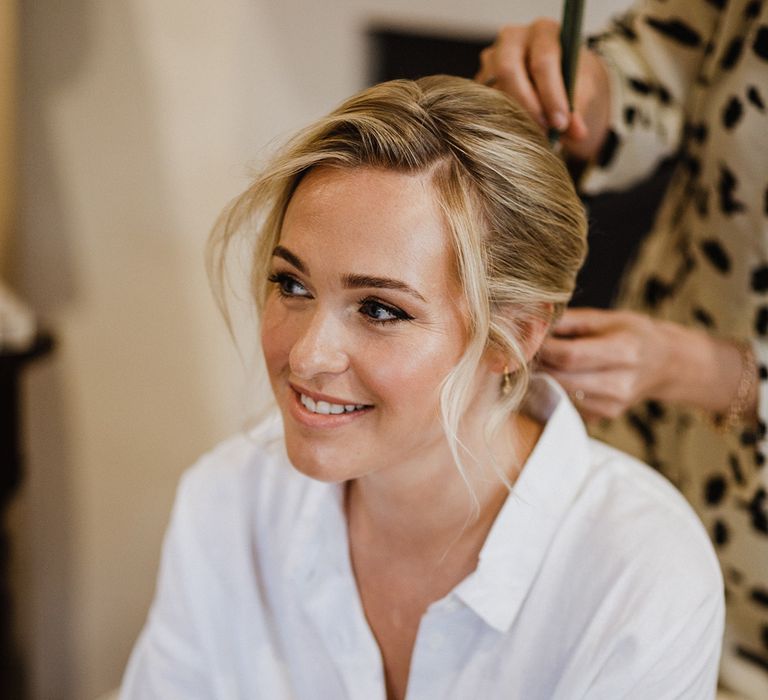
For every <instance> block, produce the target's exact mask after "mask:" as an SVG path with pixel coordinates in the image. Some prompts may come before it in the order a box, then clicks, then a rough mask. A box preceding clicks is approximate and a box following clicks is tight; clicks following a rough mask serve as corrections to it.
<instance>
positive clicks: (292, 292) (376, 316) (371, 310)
mask: <svg viewBox="0 0 768 700" xmlns="http://www.w3.org/2000/svg"><path fill="white" fill-rule="evenodd" d="M267 279H268V280H269V281H270V282H271V283H272V284H274V285H275V287H276V288H277V292H278V294H279V295H280V296H281V297H283V298H284V299H312V298H313V297H312V294H311V293H310V292H309V290H308V289H307V288H306V287H305V286H304V284H303V283H302V282H301V281H300V280H299V279H298V278H296V277H295V276H294V275H292V274H289V273H287V272H273V273H272V274H270V275H269V277H268V278H267ZM358 311H359V312H360V314H361V315H362V316H363V317H364V318H365V320H366V321H367V322H369V323H373V324H376V325H382V326H383V325H386V324H389V323H397V322H398V321H412V320H413V318H414V317H413V316H411V315H410V314H409V313H408V312H407V311H404V310H403V309H401V308H400V307H398V306H395V305H394V304H389V303H387V302H384V301H381V300H380V299H376V298H375V297H364V298H363V299H360V301H359V302H358Z"/></svg>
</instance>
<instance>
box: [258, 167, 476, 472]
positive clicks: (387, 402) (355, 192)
mask: <svg viewBox="0 0 768 700" xmlns="http://www.w3.org/2000/svg"><path fill="white" fill-rule="evenodd" d="M270 284H271V289H270V291H269V294H268V297H267V301H266V305H265V309H264V314H263V322H262V335H261V341H262V347H263V349H264V355H265V358H266V363H267V369H268V372H269V377H270V381H271V383H272V388H273V390H274V393H275V397H276V399H277V402H278V405H279V406H280V409H281V411H282V414H283V418H284V423H285V441H286V446H287V450H288V455H289V457H290V459H291V462H292V463H293V464H294V465H295V466H296V468H298V469H299V470H301V471H302V472H304V473H306V474H307V475H309V476H311V477H314V478H317V479H321V480H326V481H343V480H347V479H352V478H358V477H361V476H364V475H367V474H371V473H374V472H378V471H380V470H382V469H389V468H394V469H396V468H407V467H406V465H407V464H408V465H411V464H416V465H423V466H427V465H428V464H429V463H430V462H432V463H435V462H436V461H437V460H442V461H443V462H444V461H445V460H446V459H448V460H450V455H449V453H448V451H447V443H446V439H445V436H444V434H443V431H442V428H441V425H440V421H439V408H438V401H439V388H440V383H441V381H442V380H443V378H444V377H445V376H446V375H447V374H448V372H449V371H450V370H451V368H452V367H453V366H454V365H455V364H456V363H457V361H458V360H459V358H460V356H461V354H462V351H463V349H464V347H465V345H466V339H465V332H464V323H463V322H462V316H461V310H460V309H461V302H460V299H461V293H460V289H459V286H458V282H457V279H456V275H455V272H454V264H453V253H452V249H451V245H450V242H449V236H448V232H447V229H446V226H445V223H444V221H443V218H442V215H441V212H440V210H439V207H438V205H437V203H436V200H435V196H434V193H433V190H432V185H431V184H430V182H429V180H428V178H427V177H426V176H424V175H407V174H402V173H397V172H392V171H386V170H379V169H371V168H358V169H348V170H342V169H335V168H329V167H325V168H319V169H317V170H314V171H311V172H310V173H309V174H308V175H307V176H306V177H305V178H304V179H303V180H302V182H301V184H300V185H299V187H298V188H297V190H296V192H295V194H294V196H293V198H292V199H291V202H290V205H289V206H288V210H287V212H286V215H285V221H284V224H283V228H282V231H281V236H280V242H279V245H278V246H277V247H276V249H275V251H274V255H273V258H272V266H271V274H270Z"/></svg>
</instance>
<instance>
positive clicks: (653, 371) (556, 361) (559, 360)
mask: <svg viewBox="0 0 768 700" xmlns="http://www.w3.org/2000/svg"><path fill="white" fill-rule="evenodd" d="M670 325H671V324H666V323H665V322H660V321H655V320H653V319H651V318H649V317H647V316H644V315H642V314H638V313H634V312H631V311H602V310H599V309H569V310H568V311H566V312H565V314H564V315H563V317H562V318H561V319H560V321H558V323H557V324H555V327H554V329H553V335H552V337H550V338H548V339H547V340H546V341H545V343H544V345H543V347H542V350H541V352H540V359H541V362H542V369H544V370H545V371H547V372H548V373H549V374H551V375H552V376H553V377H554V378H555V379H556V380H557V381H558V382H560V384H562V386H563V387H564V388H565V390H566V391H567V392H568V393H569V395H570V396H571V397H572V398H573V400H574V403H575V404H576V407H577V408H578V409H579V411H580V412H581V414H582V416H583V417H584V419H585V420H588V421H589V420H596V419H599V418H615V417H617V416H619V415H621V414H622V413H624V411H626V410H627V409H628V408H629V407H630V406H633V405H634V404H636V403H637V402H639V401H642V400H644V399H648V398H659V397H660V395H661V394H663V387H664V384H665V383H666V382H667V381H668V372H669V370H670V367H671V364H672V363H671V357H670V352H673V344H672V343H670V342H669V333H668V331H669V326H670Z"/></svg>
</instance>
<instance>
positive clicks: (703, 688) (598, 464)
mask: <svg viewBox="0 0 768 700" xmlns="http://www.w3.org/2000/svg"><path fill="white" fill-rule="evenodd" d="M527 409H528V411H529V412H530V413H531V414H532V415H534V417H536V418H538V419H539V420H540V421H542V422H543V423H545V429H544V432H543V433H542V435H541V437H540V439H539V441H538V443H537V445H536V447H535V449H534V451H533V453H532V454H531V456H530V458H529V459H528V461H527V463H526V465H525V467H524V469H523V471H522V473H521V475H520V477H519V479H518V481H517V483H516V484H515V487H514V490H513V492H512V494H511V495H510V496H509V497H508V498H507V500H506V502H505V504H504V506H503V507H502V509H501V511H500V512H499V515H498V516H497V518H496V521H495V523H494V525H493V527H492V529H491V531H490V533H489V535H488V537H487V539H486V541H485V544H484V546H483V548H482V551H481V553H480V557H479V563H478V566H477V569H476V570H475V571H474V572H473V573H472V574H470V575H469V576H468V577H467V578H466V579H465V580H464V581H462V582H461V583H460V584H459V585H458V586H456V588H455V589H454V590H453V591H451V593H450V594H449V595H447V596H446V597H445V598H443V599H442V600H439V601H437V602H435V603H434V604H432V605H431V606H430V607H429V609H428V610H427V612H426V613H425V615H424V617H423V618H422V620H421V624H420V626H419V631H418V636H417V639H416V644H415V647H414V650H413V657H412V660H411V669H410V677H409V680H408V691H407V697H408V698H409V700H417V699H418V700H428V699H430V700H431V699H434V700H447V699H451V698H456V699H465V698H483V699H484V700H486V699H487V700H490V699H494V698H509V699H519V700H579V699H581V698H584V699H587V698H588V699H589V700H619V699H624V700H627V699H631V698H636V699H637V700H666V699H672V698H680V699H686V700H688V699H689V700H705V699H707V698H714V696H715V684H716V677H717V665H718V659H719V655H720V644H721V635H722V626H723V597H722V580H721V577H720V572H719V567H718V564H717V560H716V558H715V556H714V554H713V551H712V548H711V546H710V543H709V540H708V538H707V536H706V534H705V532H704V530H703V528H702V527H701V525H700V524H699V522H698V520H697V519H696V517H695V516H694V514H693V513H692V511H691V510H690V508H689V506H688V505H687V504H686V503H685V501H684V500H683V499H682V497H681V496H680V495H679V494H678V493H677V492H676V491H675V490H674V489H673V488H672V487H671V486H670V485H669V484H668V483H667V482H666V481H665V480H664V479H663V478H662V477H660V476H659V475H657V474H656V473H655V472H653V471H652V470H650V469H649V468H648V467H646V466H644V465H642V464H641V463H639V462H637V461H635V460H633V459H632V458H630V457H628V456H626V455H624V454H622V453H620V452H617V451H616V450H614V449H612V448H610V447H608V446H606V445H604V444H602V443H599V442H597V441H595V440H592V439H590V438H589V437H588V436H587V434H586V432H585V430H584V426H583V424H582V422H581V420H580V418H579V416H578V414H577V413H576V411H575V409H574V408H573V406H572V405H571V404H570V402H569V401H568V399H567V398H566V397H565V396H564V394H563V392H562V390H561V389H560V388H559V387H558V386H557V385H556V384H555V383H554V382H552V381H551V380H548V379H544V378H537V379H535V380H534V383H533V385H532V391H531V396H530V399H529V401H528V407H527ZM342 493H343V489H342V487H341V486H340V485H338V484H327V483H321V482H317V481H313V480H311V479H309V478H308V477H305V476H304V475H302V474H300V473H298V472H297V471H296V470H294V469H293V467H292V466H291V465H290V463H289V462H288V459H287V457H286V455H285V451H284V446H283V441H282V437H281V428H280V423H279V421H277V420H274V421H272V422H271V424H270V425H268V426H262V427H261V428H260V429H257V430H256V431H255V432H254V433H252V434H251V435H250V436H240V437H236V438H234V439H232V440H229V441H228V442H225V443H224V444H222V445H220V446H219V447H218V448H217V449H215V450H214V451H213V452H211V453H210V454H208V455H207V456H205V457H203V458H202V459H201V460H200V462H199V463H198V464H197V465H196V466H194V467H193V468H192V469H190V470H189V471H188V472H187V473H186V474H185V475H184V477H183V479H182V481H181V485H180V487H179V492H178V496H177V500H176V504H175V506H174V511H173V516H172V520H171V524H170V527H169V530H168V533H167V536H166V541H165V545H164V550H163V560H162V564H161V570H160V577H159V582H158V588H157V594H156V598H155V601H154V603H153V605H152V609H151V612H150V615H149V619H148V621H147V624H146V627H145V629H144V631H143V632H142V634H141V637H140V638H139V640H138V642H137V644H136V647H135V649H134V651H133V655H132V657H131V660H130V663H129V665H128V669H127V671H126V675H125V679H124V684H123V690H122V698H123V700H129V699H130V700H150V699H157V700H174V699H176V698H178V699H180V700H181V699H183V700H194V699H197V698H200V699H202V698H205V699H217V700H240V699H242V700H246V699H247V700H255V699H259V698H264V699H265V700H282V699H288V698H299V699H305V700H325V699H327V700H341V699H344V698H351V699H355V700H384V698H385V684H384V675H383V670H382V662H381V656H380V653H379V650H378V647H377V645H376V642H375V640H374V637H373V634H372V632H371V630H370V628H369V626H368V624H367V622H366V619H365V616H364V612H363V608H362V605H361V602H360V597H359V594H358V591H357V588H356V584H355V579H354V576H353V573H352V569H351V565H350V560H349V551H348V540H347V529H346V522H345V518H344V512H343V503H342Z"/></svg>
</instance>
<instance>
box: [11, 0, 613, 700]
mask: <svg viewBox="0 0 768 700" xmlns="http://www.w3.org/2000/svg"><path fill="white" fill-rule="evenodd" d="M2 3H3V8H4V9H3V10H2V17H0V44H2V46H3V47H5V48H4V53H3V57H2V60H3V64H4V66H3V73H2V80H3V84H2V91H0V99H2V100H3V101H4V103H5V104H6V105H12V108H11V110H10V114H11V116H12V117H13V119H11V120H10V121H8V120H6V121H7V124H6V122H3V125H4V126H3V129H4V133H3V134H2V138H3V139H4V142H5V143H6V144H10V146H11V150H10V151H7V150H3V151H0V153H2V154H3V157H4V158H5V163H4V166H3V167H4V169H3V173H2V177H3V178H4V179H5V182H4V184H3V187H4V189H5V190H6V191H7V192H13V191H15V195H14V202H15V205H14V206H13V207H11V208H10V209H9V211H10V212H11V213H10V214H8V215H7V216H6V221H5V224H8V225H5V224H4V226H3V228H2V229H0V231H1V232H2V239H1V240H0V256H2V260H1V261H0V262H2V270H3V273H2V278H3V279H4V280H5V282H6V283H7V284H9V285H10V287H11V288H12V289H13V290H14V291H15V292H16V293H17V294H18V296H19V297H20V298H21V299H22V300H23V301H24V302H26V304H27V305H28V306H29V307H31V308H32V309H33V310H34V312H35V314H36V316H37V319H38V322H39V323H40V324H41V326H42V327H44V328H45V329H48V330H49V331H50V332H51V334H52V335H53V337H54V340H55V348H54V350H53V352H52V353H50V354H49V355H47V356H46V357H44V358H40V359H38V360H36V361H35V362H33V363H30V364H28V365H27V366H25V368H24V370H23V373H22V374H21V379H20V385H19V386H20V391H19V397H18V398H19V406H20V409H21V413H20V428H21V436H22V438H21V443H20V445H21V452H22V454H23V458H24V459H23V479H22V481H21V485H20V487H19V488H18V489H16V490H15V492H14V493H13V496H12V498H9V499H8V500H7V501H6V503H5V506H6V507H5V510H4V513H3V519H4V527H5V531H6V533H7V535H8V542H9V543H10V550H9V551H10V555H9V556H8V557H7V562H6V568H7V571H6V576H7V579H8V581H9V582H10V583H9V586H10V593H11V600H12V601H13V606H12V608H10V609H11V610H12V619H13V624H14V628H15V647H16V648H17V650H18V652H19V654H20V658H21V660H22V662H23V666H22V667H21V668H23V676H22V677H21V678H22V679H23V686H19V687H18V690H16V691H14V692H16V693H18V695H19V698H32V699H34V700H38V699H39V700H43V699H44V700H70V699H71V700H74V699H77V700H82V699H85V700H89V699H92V698H97V697H99V696H100V695H102V694H103V693H105V692H108V691H109V690H111V689H113V688H115V687H116V686H118V684H119V682H120V677H121V674H122V671H123V668H124V666H125V664H126V661H127V659H128V655H129V653H130V650H131V646H132V644H133V642H134V640H135V639H136V636H137V635H138V633H139V630H140V628H141V626H142V624H143V622H144V618H145V615H146V613H147V609H148V606H149V603H150V601H151V598H152V594H153V587H154V582H155V576H156V571H157V564H158V560H159V553H160V546H161V542H162V536H163V532H164V529H165V526H166V523H167V519H168V515H169V510H170V507H171V504H172V500H173V495H174V490H175V486H176V483H177V480H178V478H179V475H180V473H181V472H182V471H183V470H184V469H185V468H186V467H187V466H189V465H190V464H191V463H192V462H193V461H194V460H195V459H196V457H197V456H198V455H200V453H201V452H203V451H205V450H206V449H208V448H210V447H211V446H213V445H214V444H215V443H216V442H217V441H218V440H220V439H222V438H224V437H225V436H226V435H228V434H230V433H232V432H234V431H236V430H238V429H239V428H240V427H241V426H242V425H243V422H244V420H245V419H246V418H247V416H248V412H249V411H248V409H249V406H251V405H252V404H253V403H254V402H255V400H256V399H257V398H258V397H256V396H254V392H259V391H263V388H261V389H260V388H258V387H259V386H260V385H259V384H258V382H255V381H251V380H250V377H249V374H250V371H249V369H248V367H249V364H250V360H249V356H250V355H252V354H255V353H256V347H255V343H254V339H253V336H252V335H249V334H248V332H247V331H246V332H245V333H244V334H243V338H242V339H241V340H242V341H243V342H242V343H241V345H242V358H241V355H239V354H238V352H237V351H236V349H235V347H234V345H233V344H232V341H231V340H230V338H229V336H228V335H227V332H226V329H225V326H224V324H223V322H222V320H221V318H220V316H219V314H218V311H217V309H216V307H215V305H214V303H213V301H212V297H211V294H210V292H209V287H208V282H207V279H206V275H205V271H204V262H203V250H204V244H205V240H206V236H207V234H208V231H209V229H210V227H211V224H212V223H213V221H214V219H215V217H216V215H217V214H218V212H219V211H220V210H221V208H222V207H223V206H224V204H225V203H226V202H227V201H228V200H229V199H230V198H231V197H233V196H234V195H236V194H237V193H239V192H240V191H241V190H242V189H243V188H244V187H245V186H246V184H247V182H248V172H249V167H252V166H258V164H259V162H261V161H262V160H263V159H264V158H265V157H266V155H267V154H268V153H269V152H270V150H271V149H272V148H273V147H274V146H275V144H277V143H279V142H280V141H281V140H282V139H283V138H284V137H285V136H286V135H288V134H290V133H291V132H292V131H294V130H295V129H296V128H297V127H299V126H302V125H304V124H306V123H307V122H308V121H309V120H311V119H313V118H315V117H318V116H320V115H321V114H323V113H325V112H327V111H328V110H329V109H330V108H331V107H333V106H334V105H335V104H336V103H338V102H339V101H340V100H342V99H343V98H344V97H346V96H348V95H349V94H351V93H352V92H354V91H356V90H358V89H359V88H361V87H362V86H364V85H365V84H367V83H368V82H370V81H371V80H372V78H373V76H376V75H380V74H382V71H386V70H396V68H392V66H391V64H389V63H386V62H385V61H384V59H383V58H382V55H381V54H379V53H377V52H378V51H380V50H381V49H382V46H389V47H390V49H391V48H392V47H395V48H394V50H395V54H397V52H398V48H397V47H398V46H400V44H398V43H397V42H398V41H399V39H398V37H399V36H400V35H401V34H404V35H405V36H406V38H407V37H408V36H410V35H412V34H419V33H422V34H425V35H427V36H428V37H447V38H448V39H449V40H451V41H455V40H467V41H468V42H470V44H474V43H476V44H477V45H481V44H482V43H483V42H485V41H486V40H490V39H491V38H492V37H493V36H494V34H495V32H496V30H497V29H498V28H499V27H500V26H501V25H502V24H503V23H506V22H512V21H530V20H531V19H532V18H534V17H536V16H539V15H551V16H559V15H560V11H561V4H560V2H559V1H558V0H518V2H514V3H510V2H501V1H499V0H486V1H485V2H482V3H460V2H458V1H457V0H429V1H427V0H311V1H310V0H280V2H277V1H272V2H264V1H261V0H217V1H216V2H213V1H212V0H207V1H205V0H203V1H202V2H189V1H188V0H183V1H182V0H162V2H157V0H122V1H120V2H111V1H110V2H105V1H104V0H68V2H24V3H22V2H20V0H2ZM621 6H622V3H620V2H618V0H602V2H594V3H592V4H591V5H590V6H588V8H587V14H586V18H585V23H586V26H587V27H588V28H595V27H597V26H598V25H599V24H601V23H602V22H603V21H604V19H605V18H606V17H607V16H608V15H609V14H610V13H611V12H613V11H614V10H616V9H618V8H620V7H621ZM438 44H439V42H438ZM409 46H411V48H410V49H409V50H410V51H415V53H416V54H418V53H419V51H422V52H425V53H424V55H425V56H426V57H427V58H429V56H430V55H432V54H431V52H432V51H433V48H430V46H432V45H430V44H429V43H427V44H422V45H420V46H421V48H418V46H419V45H417V48H415V49H414V48H413V47H412V45H411V44H410V43H409ZM14 47H15V52H14V51H13V48H14ZM434 50H437V49H434ZM457 50H458V49H457ZM472 51H473V52H474V48H472ZM14 56H15V58H14ZM387 60H389V59H387ZM472 70H474V68H472ZM377 71H378V72H377ZM14 124H15V131H14ZM14 133H15V134H16V135H15V136H14ZM14 149H15V150H14ZM13 152H15V157H14V156H13ZM6 153H10V154H11V155H8V156H7V157H6ZM14 212H15V213H14ZM242 320H245V324H246V325H248V322H249V321H250V318H249V315H248V313H247V311H244V312H243V313H242V314H241V321H242ZM3 420H4V421H9V420H10V418H9V416H7V415H6V414H4V415H3ZM7 425H10V423H7ZM222 546H226V543H222ZM0 695H2V692H0Z"/></svg>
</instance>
